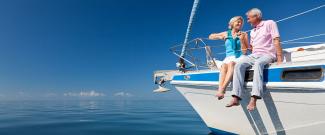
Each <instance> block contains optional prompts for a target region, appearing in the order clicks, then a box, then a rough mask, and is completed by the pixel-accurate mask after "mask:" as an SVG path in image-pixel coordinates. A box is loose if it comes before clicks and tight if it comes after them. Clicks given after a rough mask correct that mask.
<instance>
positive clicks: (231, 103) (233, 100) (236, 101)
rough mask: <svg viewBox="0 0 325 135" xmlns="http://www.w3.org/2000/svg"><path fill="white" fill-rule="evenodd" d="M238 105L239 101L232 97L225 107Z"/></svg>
mask: <svg viewBox="0 0 325 135" xmlns="http://www.w3.org/2000/svg"><path fill="white" fill-rule="evenodd" d="M238 105H239V99H238V98H237V97H233V98H232V100H231V102H230V103H229V104H227V105H226V107H232V106H238Z"/></svg>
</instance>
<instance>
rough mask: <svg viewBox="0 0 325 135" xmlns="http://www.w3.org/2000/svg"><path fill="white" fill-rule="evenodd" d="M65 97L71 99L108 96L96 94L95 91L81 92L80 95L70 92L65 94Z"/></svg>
mask: <svg viewBox="0 0 325 135" xmlns="http://www.w3.org/2000/svg"><path fill="white" fill-rule="evenodd" d="M63 95H64V96H69V97H103V96H106V95H105V94H104V93H100V92H96V91H94V90H92V91H80V92H79V93H76V92H68V93H64V94H63Z"/></svg>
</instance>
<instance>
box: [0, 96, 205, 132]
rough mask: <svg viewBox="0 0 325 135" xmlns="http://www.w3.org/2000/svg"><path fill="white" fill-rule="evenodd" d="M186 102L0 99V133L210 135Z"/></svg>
mask: <svg viewBox="0 0 325 135" xmlns="http://www.w3.org/2000/svg"><path fill="white" fill-rule="evenodd" d="M209 133H210V131H209V130H208V128H207V127H206V126H205V124H204V123H203V122H202V120H201V119H200V118H199V116H198V115H197V114H196V113H195V111H194V110H193V109H192V108H191V106H190V105H189V104H188V103H187V102H186V101H183V100H182V101H150V100H146V101H125V100H101V101H96V100H93V101H1V102H0V135H22V134H23V135H131V134H132V135H208V134H209Z"/></svg>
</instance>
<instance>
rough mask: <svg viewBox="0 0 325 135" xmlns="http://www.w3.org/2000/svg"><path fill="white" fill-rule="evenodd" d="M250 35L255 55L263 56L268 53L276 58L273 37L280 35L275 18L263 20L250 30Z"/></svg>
mask: <svg viewBox="0 0 325 135" xmlns="http://www.w3.org/2000/svg"><path fill="white" fill-rule="evenodd" d="M250 37H251V40H250V44H251V45H252V46H253V52H252V54H253V55H257V56H262V55H265V54H268V55H271V56H272V57H274V58H276V50H275V46H274V44H273V39H274V38H277V37H280V34H279V30H278V26H277V25H276V22H274V21H273V20H266V21H261V22H260V23H259V24H258V25H257V26H256V27H255V28H254V29H253V30H252V31H251V32H250Z"/></svg>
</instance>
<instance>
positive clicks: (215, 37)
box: [209, 32, 227, 40]
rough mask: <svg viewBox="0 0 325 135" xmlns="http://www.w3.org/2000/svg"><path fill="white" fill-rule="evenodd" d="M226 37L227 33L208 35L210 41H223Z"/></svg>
mask: <svg viewBox="0 0 325 135" xmlns="http://www.w3.org/2000/svg"><path fill="white" fill-rule="evenodd" d="M226 37H227V32H221V33H212V34H210V35H209V39H211V40H225V39H226Z"/></svg>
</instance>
